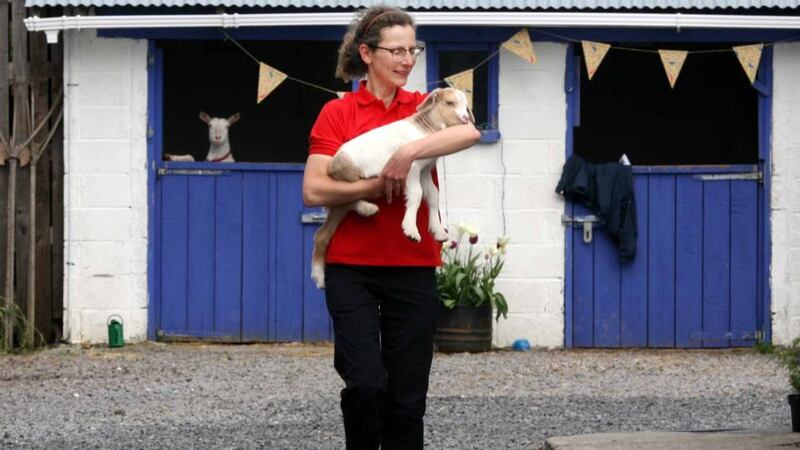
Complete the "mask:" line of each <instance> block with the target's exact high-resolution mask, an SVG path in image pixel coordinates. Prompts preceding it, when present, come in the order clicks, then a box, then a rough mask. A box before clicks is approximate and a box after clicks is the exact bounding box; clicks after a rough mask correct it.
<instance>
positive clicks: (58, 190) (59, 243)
mask: <svg viewBox="0 0 800 450" xmlns="http://www.w3.org/2000/svg"><path fill="white" fill-rule="evenodd" d="M0 1H2V0H0ZM50 61H51V63H52V66H53V67H54V69H53V73H52V75H51V77H52V78H51V85H52V86H53V90H55V91H58V90H61V91H62V92H64V95H65V96H66V89H65V87H64V73H63V67H64V36H63V34H62V36H61V39H60V40H59V41H58V44H56V45H55V46H51V47H50ZM63 102H64V103H63V104H64V105H65V107H66V98H65V99H64V100H63ZM63 123H64V122H63V121H62V125H59V126H58V128H56V134H55V135H54V137H53V141H52V143H51V144H50V145H51V147H50V149H51V150H50V189H51V191H50V192H51V196H50V202H51V203H50V205H51V206H50V211H51V213H50V214H52V217H51V224H52V232H51V233H50V234H51V236H52V241H51V243H50V245H51V253H50V255H51V260H50V273H51V276H52V287H51V294H50V295H51V297H50V298H51V303H50V314H51V317H50V321H51V324H52V325H51V326H52V327H53V328H54V329H53V331H52V335H51V336H52V340H50V341H51V342H53V341H58V340H61V338H62V337H63V331H62V329H63V322H64V126H63Z"/></svg>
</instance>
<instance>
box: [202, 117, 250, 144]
mask: <svg viewBox="0 0 800 450" xmlns="http://www.w3.org/2000/svg"><path fill="white" fill-rule="evenodd" d="M239 117H240V116H239V113H236V114H234V115H232V116H230V117H228V118H227V119H222V118H220V117H209V115H208V114H206V113H205V112H201V113H200V120H202V121H203V122H205V123H207V124H208V141H209V142H210V143H211V145H215V146H220V145H225V144H227V143H228V129H229V128H230V127H231V125H233V124H234V123H236V122H237V121H238V120H239Z"/></svg>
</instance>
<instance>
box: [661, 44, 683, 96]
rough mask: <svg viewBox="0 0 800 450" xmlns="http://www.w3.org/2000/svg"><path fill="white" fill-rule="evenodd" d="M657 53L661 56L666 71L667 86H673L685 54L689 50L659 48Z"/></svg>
mask: <svg viewBox="0 0 800 450" xmlns="http://www.w3.org/2000/svg"><path fill="white" fill-rule="evenodd" d="M658 54H659V55H660V56H661V62H662V63H663V64H664V70H665V71H666V72H667V79H669V86H670V87H672V88H674V87H675V82H676V81H678V75H680V74H681V68H682V67H683V62H684V61H686V55H688V54H689V52H688V51H686V50H659V51H658Z"/></svg>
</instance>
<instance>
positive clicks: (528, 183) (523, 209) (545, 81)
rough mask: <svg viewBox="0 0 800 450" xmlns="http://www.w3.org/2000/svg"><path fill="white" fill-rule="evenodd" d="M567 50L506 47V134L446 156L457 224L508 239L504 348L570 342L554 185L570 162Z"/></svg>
mask: <svg viewBox="0 0 800 450" xmlns="http://www.w3.org/2000/svg"><path fill="white" fill-rule="evenodd" d="M566 49H567V47H566V45H564V44H555V43H538V42H537V43H536V54H537V56H538V62H537V64H536V65H531V64H529V63H528V62H526V61H524V60H522V59H521V58H519V57H517V56H515V55H514V54H512V53H509V52H507V51H505V50H501V52H500V55H499V57H500V80H499V89H500V92H499V102H500V108H499V112H498V114H499V124H500V134H501V140H500V141H499V142H497V143H493V144H478V145H476V146H475V147H473V148H471V149H469V150H466V151H463V152H460V153H457V154H454V155H450V156H447V157H445V158H443V159H440V161H439V167H438V169H439V172H440V173H444V178H443V180H442V182H441V183H440V184H441V191H442V196H441V203H442V209H443V211H444V212H443V216H444V218H445V220H446V221H447V222H448V223H449V224H450V225H451V228H453V227H452V225H454V224H456V223H458V222H466V223H470V224H473V225H475V226H477V227H478V228H480V229H481V230H482V232H481V234H480V238H479V239H480V241H479V244H484V245H486V244H493V243H495V242H496V239H497V237H498V236H501V235H503V234H507V235H509V236H510V237H511V244H510V245H509V248H508V253H507V256H506V265H505V269H504V271H503V273H502V275H501V278H499V279H498V282H497V288H498V290H500V292H503V294H504V295H505V296H506V298H507V300H508V304H509V314H508V319H507V320H503V319H500V321H499V322H498V323H496V325H495V327H494V328H495V333H494V344H495V345H498V346H508V345H510V344H511V343H512V342H513V341H514V340H515V339H518V338H525V339H528V340H529V341H530V342H531V344H532V345H533V346H537V347H550V348H552V347H562V346H563V345H564V294H563V292H564V276H565V273H564V252H565V248H564V230H563V228H562V226H561V222H560V220H561V214H562V213H563V210H564V202H563V200H562V199H561V198H560V197H559V196H558V195H557V194H555V192H554V191H555V186H556V184H557V183H558V178H559V176H560V174H561V168H562V166H563V164H564V160H565V135H566V96H565V93H564V74H565V63H566Z"/></svg>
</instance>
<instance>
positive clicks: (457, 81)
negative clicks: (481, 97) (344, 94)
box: [444, 69, 472, 109]
mask: <svg viewBox="0 0 800 450" xmlns="http://www.w3.org/2000/svg"><path fill="white" fill-rule="evenodd" d="M444 81H445V82H447V84H448V85H450V87H454V88H456V89H460V90H462V91H464V94H466V95H467V104H468V105H469V109H472V69H469V70H465V71H463V72H459V73H457V74H455V75H450V76H449V77H446V78H445V79H444Z"/></svg>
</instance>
